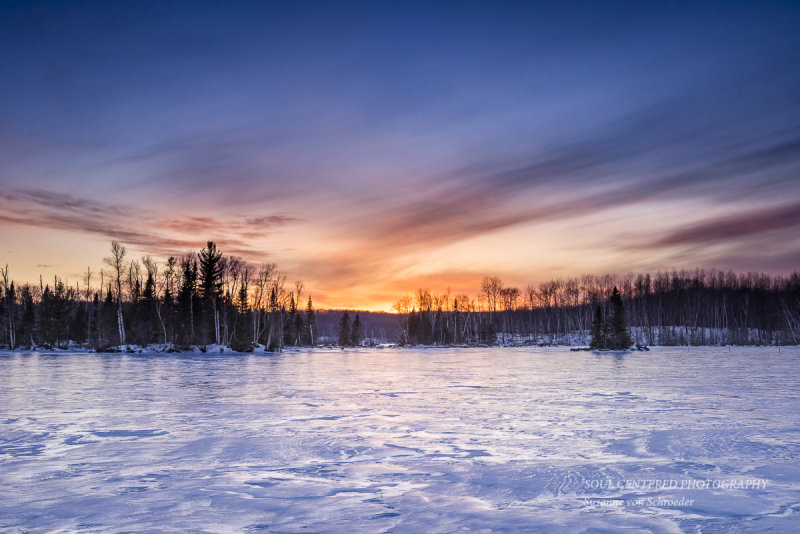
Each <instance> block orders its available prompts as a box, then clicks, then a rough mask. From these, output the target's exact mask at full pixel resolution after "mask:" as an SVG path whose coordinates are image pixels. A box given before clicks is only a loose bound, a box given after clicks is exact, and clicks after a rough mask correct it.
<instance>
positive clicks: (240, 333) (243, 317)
mask: <svg viewBox="0 0 800 534" xmlns="http://www.w3.org/2000/svg"><path fill="white" fill-rule="evenodd" d="M247 289H248V288H247V282H246V281H244V282H243V283H242V285H241V286H240V287H239V294H238V295H237V297H236V312H237V313H236V322H235V323H234V325H233V339H232V340H231V348H232V349H233V350H235V351H237V352H252V351H253V318H252V317H251V315H250V314H251V311H250V306H249V304H248V302H247V300H248V299H247Z"/></svg>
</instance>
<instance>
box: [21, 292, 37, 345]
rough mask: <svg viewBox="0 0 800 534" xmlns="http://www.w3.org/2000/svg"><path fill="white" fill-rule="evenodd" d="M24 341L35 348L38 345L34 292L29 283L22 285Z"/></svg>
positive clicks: (22, 337)
mask: <svg viewBox="0 0 800 534" xmlns="http://www.w3.org/2000/svg"><path fill="white" fill-rule="evenodd" d="M21 297H22V336H21V339H22V343H24V344H26V345H28V344H29V345H28V346H29V347H30V348H33V347H34V346H35V345H36V312H35V311H34V305H33V292H32V291H31V288H30V286H29V285H27V284H26V285H24V286H22V294H21Z"/></svg>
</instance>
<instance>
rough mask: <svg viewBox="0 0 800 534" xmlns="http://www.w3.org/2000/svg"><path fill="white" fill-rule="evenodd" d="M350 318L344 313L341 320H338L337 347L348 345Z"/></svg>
mask: <svg viewBox="0 0 800 534" xmlns="http://www.w3.org/2000/svg"><path fill="white" fill-rule="evenodd" d="M350 330H351V329H350V316H349V315H348V314H347V312H344V315H342V318H341V319H340V320H339V346H340V347H349V346H350V345H351V343H350Z"/></svg>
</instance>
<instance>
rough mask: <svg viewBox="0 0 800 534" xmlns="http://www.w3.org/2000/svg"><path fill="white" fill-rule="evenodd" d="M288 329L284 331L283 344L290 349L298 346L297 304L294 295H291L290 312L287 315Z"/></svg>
mask: <svg viewBox="0 0 800 534" xmlns="http://www.w3.org/2000/svg"><path fill="white" fill-rule="evenodd" d="M286 315H287V317H286V328H285V329H284V331H283V344H284V345H287V346H289V347H291V346H294V345H297V334H298V330H297V322H296V321H295V319H296V318H297V304H296V303H295V301H294V293H291V294H290V295H289V311H288V313H287V314H286Z"/></svg>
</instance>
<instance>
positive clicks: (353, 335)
mask: <svg viewBox="0 0 800 534" xmlns="http://www.w3.org/2000/svg"><path fill="white" fill-rule="evenodd" d="M363 340H364V327H363V326H362V325H361V318H360V317H359V316H358V314H356V318H355V319H353V327H352V329H351V330H350V344H351V345H354V346H356V347H358V346H360V345H361V342H362V341H363Z"/></svg>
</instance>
